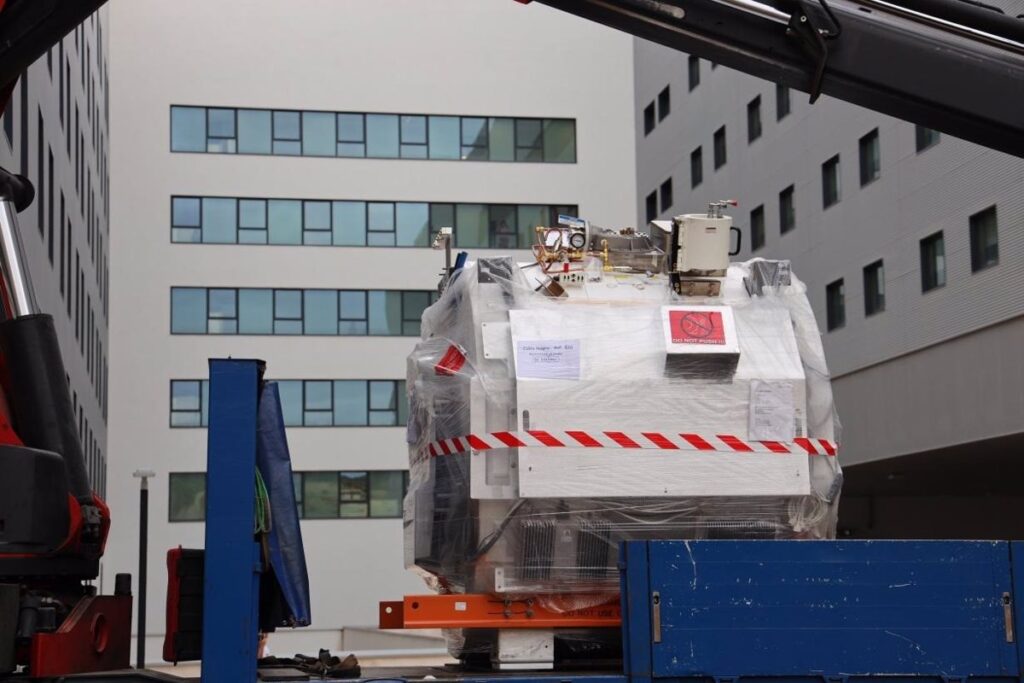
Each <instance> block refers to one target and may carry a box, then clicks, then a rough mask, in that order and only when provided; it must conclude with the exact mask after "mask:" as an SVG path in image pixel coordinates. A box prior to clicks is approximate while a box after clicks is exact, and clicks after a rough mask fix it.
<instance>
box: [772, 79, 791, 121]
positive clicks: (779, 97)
mask: <svg viewBox="0 0 1024 683" xmlns="http://www.w3.org/2000/svg"><path fill="white" fill-rule="evenodd" d="M789 97H790V92H789V86H785V85H781V84H779V83H776V84H775V120H776V121H781V120H782V119H784V118H786V117H787V116H789V112H790V110H791V104H790V100H789Z"/></svg>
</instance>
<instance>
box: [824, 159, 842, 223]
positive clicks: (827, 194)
mask: <svg viewBox="0 0 1024 683" xmlns="http://www.w3.org/2000/svg"><path fill="white" fill-rule="evenodd" d="M840 162H841V160H840V158H839V155H838V154H835V155H833V156H831V157H829V158H828V159H826V160H825V161H824V163H822V164H821V205H822V209H828V208H830V207H833V206H835V205H836V204H838V203H839V202H841V201H842V199H843V188H842V179H841V171H842V166H841V165H840ZM826 174H833V176H834V180H835V182H834V188H833V191H830V190H829V187H830V185H829V183H828V182H826V178H827V177H828V176H827V175H826Z"/></svg>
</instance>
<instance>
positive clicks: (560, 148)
mask: <svg viewBox="0 0 1024 683" xmlns="http://www.w3.org/2000/svg"><path fill="white" fill-rule="evenodd" d="M663 93H664V94H665V115H667V114H668V109H667V106H668V97H667V89H666V91H663ZM658 102H659V106H660V103H661V95H659V100H658ZM652 107H653V103H652ZM653 113H654V110H653V108H652V117H653ZM652 120H653V119H652ZM171 151H172V152H205V153H210V154H279V155H296V156H317V157H334V156H336V157H356V158H362V157H372V158H378V159H397V158H402V159H461V160H467V161H523V162H544V163H575V162H576V121H575V120H573V119H544V118H499V117H487V116H427V115H424V114H377V113H362V112H322V111H282V110H269V109H238V108H224V107H183V106H178V105H174V106H172V107H171Z"/></svg>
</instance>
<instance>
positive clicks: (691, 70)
mask: <svg viewBox="0 0 1024 683" xmlns="http://www.w3.org/2000/svg"><path fill="white" fill-rule="evenodd" d="M686 66H687V75H688V76H689V79H688V80H689V86H690V90H693V89H694V88H696V87H697V86H698V85H700V57H695V56H694V55H690V59H689V60H688V61H687V65H686Z"/></svg>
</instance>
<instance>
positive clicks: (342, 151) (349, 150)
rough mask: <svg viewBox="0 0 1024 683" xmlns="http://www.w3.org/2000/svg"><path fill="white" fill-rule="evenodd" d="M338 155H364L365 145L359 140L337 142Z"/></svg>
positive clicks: (359, 156) (358, 156)
mask: <svg viewBox="0 0 1024 683" xmlns="http://www.w3.org/2000/svg"><path fill="white" fill-rule="evenodd" d="M338 156H339V157H357V158H361V157H365V156H366V145H364V144H363V143H361V142H339V143H338Z"/></svg>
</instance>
